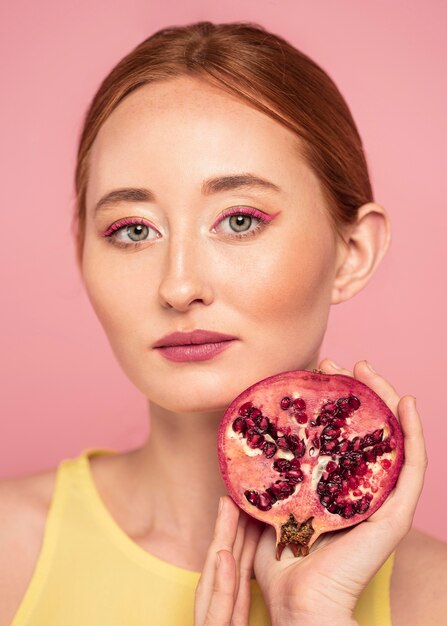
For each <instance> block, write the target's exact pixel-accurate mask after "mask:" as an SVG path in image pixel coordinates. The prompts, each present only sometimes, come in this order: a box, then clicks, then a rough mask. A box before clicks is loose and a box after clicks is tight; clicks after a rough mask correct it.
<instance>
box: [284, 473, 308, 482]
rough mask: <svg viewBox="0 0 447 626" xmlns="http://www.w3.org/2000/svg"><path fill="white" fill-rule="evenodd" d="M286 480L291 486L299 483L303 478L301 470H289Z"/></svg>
mask: <svg viewBox="0 0 447 626" xmlns="http://www.w3.org/2000/svg"><path fill="white" fill-rule="evenodd" d="M286 478H287V480H289V481H290V482H291V483H293V484H295V483H300V482H301V481H302V480H303V478H304V474H303V472H302V471H301V470H290V472H287V474H286Z"/></svg>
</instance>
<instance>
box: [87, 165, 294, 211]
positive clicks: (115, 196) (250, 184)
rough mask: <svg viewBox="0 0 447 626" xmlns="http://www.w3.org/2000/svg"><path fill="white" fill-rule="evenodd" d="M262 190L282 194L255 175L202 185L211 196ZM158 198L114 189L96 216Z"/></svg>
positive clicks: (148, 192)
mask: <svg viewBox="0 0 447 626" xmlns="http://www.w3.org/2000/svg"><path fill="white" fill-rule="evenodd" d="M242 188H244V189H247V188H253V189H254V188H258V189H259V188H261V189H265V190H270V191H276V192H278V193H281V191H282V189H281V188H280V187H278V185H275V183H272V182H271V181H269V180H266V179H265V178H260V177H259V176H255V175H254V174H232V175H229V176H218V177H216V178H209V179H208V180H205V181H204V182H203V184H202V195H204V196H210V195H212V194H215V193H221V192H222V191H232V190H234V189H242ZM155 200H156V196H155V194H154V193H153V192H152V191H151V190H150V189H144V188H138V187H124V188H121V189H113V190H112V191H109V192H108V193H106V194H105V195H104V196H102V197H101V198H100V199H99V200H98V202H97V203H96V205H95V208H94V214H96V213H97V212H98V211H102V210H106V209H109V208H112V207H113V206H115V205H117V204H119V203H120V202H155Z"/></svg>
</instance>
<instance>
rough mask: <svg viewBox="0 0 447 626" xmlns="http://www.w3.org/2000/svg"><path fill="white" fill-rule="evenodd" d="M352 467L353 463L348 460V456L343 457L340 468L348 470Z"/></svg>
mask: <svg viewBox="0 0 447 626" xmlns="http://www.w3.org/2000/svg"><path fill="white" fill-rule="evenodd" d="M352 466H353V462H352V459H351V458H349V457H348V456H343V457H342V458H341V459H340V467H344V468H350V467H352Z"/></svg>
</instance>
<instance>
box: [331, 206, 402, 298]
mask: <svg viewBox="0 0 447 626" xmlns="http://www.w3.org/2000/svg"><path fill="white" fill-rule="evenodd" d="M390 241H391V224H390V220H389V217H388V215H387V213H386V211H385V209H384V208H383V207H382V206H380V205H379V204H376V203H375V202H368V203H367V204H364V205H362V206H361V207H360V208H359V210H358V216H357V221H356V222H355V223H354V224H351V225H350V226H349V229H348V230H347V231H346V238H345V240H344V241H340V254H339V261H338V266H337V270H336V274H335V278H334V285H333V290H332V300H331V304H339V303H340V302H344V301H346V300H349V299H350V298H352V297H353V296H354V295H355V294H356V293H358V292H359V291H361V290H362V289H363V287H364V286H365V285H366V284H367V283H368V281H369V280H370V279H371V277H372V276H373V274H374V272H375V271H376V269H377V267H378V265H379V263H380V262H381V260H382V258H383V257H384V256H385V254H386V252H387V250H388V248H389V245H390Z"/></svg>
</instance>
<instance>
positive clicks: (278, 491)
mask: <svg viewBox="0 0 447 626" xmlns="http://www.w3.org/2000/svg"><path fill="white" fill-rule="evenodd" d="M270 489H271V490H272V491H273V493H274V494H275V496H276V497H277V498H278V500H284V499H285V498H288V497H289V496H290V495H292V493H293V492H294V491H295V487H294V485H293V484H292V483H289V482H287V481H285V480H277V481H276V482H275V483H274V484H273V485H272V486H271V487H270Z"/></svg>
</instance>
